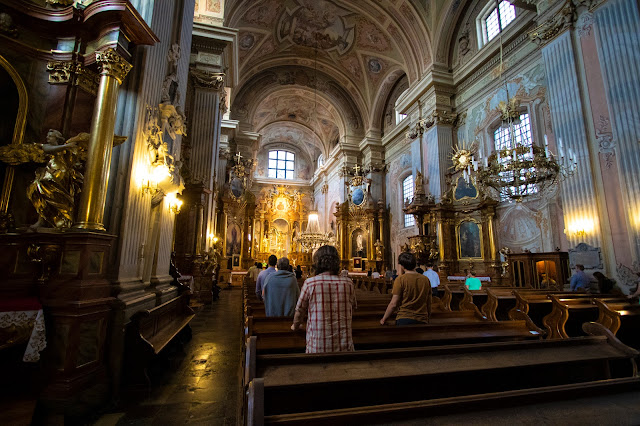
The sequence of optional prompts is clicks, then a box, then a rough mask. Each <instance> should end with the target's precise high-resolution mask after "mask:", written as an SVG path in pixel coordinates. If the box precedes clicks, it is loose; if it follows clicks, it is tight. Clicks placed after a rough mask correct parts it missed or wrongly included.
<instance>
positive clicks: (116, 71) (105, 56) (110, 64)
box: [96, 49, 132, 84]
mask: <svg viewBox="0 0 640 426" xmlns="http://www.w3.org/2000/svg"><path fill="white" fill-rule="evenodd" d="M96 62H98V65H99V67H100V74H101V75H108V76H111V77H113V78H115V79H116V80H118V82H119V83H120V84H122V82H123V81H124V79H125V77H126V76H127V74H129V71H131V68H132V65H131V64H130V63H129V62H127V61H126V60H125V59H124V58H123V57H122V56H120V55H119V54H118V52H116V51H115V50H114V49H107V50H105V51H102V52H96Z"/></svg>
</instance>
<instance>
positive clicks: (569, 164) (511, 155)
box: [452, 0, 577, 202]
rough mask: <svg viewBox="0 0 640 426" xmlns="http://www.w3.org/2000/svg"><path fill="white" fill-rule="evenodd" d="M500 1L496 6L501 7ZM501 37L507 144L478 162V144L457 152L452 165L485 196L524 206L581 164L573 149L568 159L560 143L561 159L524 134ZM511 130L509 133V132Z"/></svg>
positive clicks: (502, 107) (500, 109) (502, 110)
mask: <svg viewBox="0 0 640 426" xmlns="http://www.w3.org/2000/svg"><path fill="white" fill-rule="evenodd" d="M500 1H501V0H497V1H496V6H497V7H500V6H499V5H500ZM499 36H500V65H499V67H500V68H499V78H501V79H502V81H503V83H504V90H505V93H506V100H504V101H500V103H499V104H498V107H497V112H499V113H500V118H501V127H502V128H503V129H505V130H504V131H505V132H508V134H507V135H506V138H505V139H506V144H505V145H504V146H502V147H500V148H498V147H496V149H495V150H494V151H493V152H492V153H491V154H490V155H489V156H485V157H483V156H482V155H481V154H482V153H480V156H479V157H480V161H478V160H476V157H475V156H476V155H477V154H478V153H477V152H476V151H477V146H478V144H477V143H473V144H472V145H471V148H470V149H457V150H456V151H455V152H454V155H453V158H452V161H453V163H454V165H453V167H454V169H455V171H458V172H459V171H461V172H462V173H463V177H464V178H465V180H466V181H467V182H469V180H470V179H471V177H472V176H474V177H475V181H476V183H477V184H478V185H479V186H480V187H481V188H482V189H483V190H484V192H485V193H486V194H487V195H488V196H490V197H492V198H494V199H496V200H499V201H505V200H508V201H516V202H521V201H522V200H523V199H524V198H526V197H528V196H532V195H539V194H542V193H544V192H546V191H548V190H550V189H551V188H553V187H554V186H555V185H556V184H557V183H558V182H559V181H560V180H562V179H564V178H566V177H568V176H570V175H571V174H573V173H574V171H575V169H576V166H577V161H576V158H575V155H574V153H573V152H572V151H571V150H570V149H569V150H567V154H568V155H567V156H565V151H564V149H563V147H562V141H561V140H558V156H556V155H554V154H553V153H551V151H549V146H548V143H547V137H546V135H545V137H544V148H543V147H540V146H537V145H535V144H533V142H532V141H531V142H530V143H529V142H528V141H527V138H526V137H525V135H524V134H523V133H522V130H521V128H520V125H521V114H520V101H519V99H518V98H517V97H516V96H513V97H509V87H508V85H507V79H506V77H505V76H504V74H503V71H504V64H503V44H502V31H500V33H499ZM506 129H508V130H506Z"/></svg>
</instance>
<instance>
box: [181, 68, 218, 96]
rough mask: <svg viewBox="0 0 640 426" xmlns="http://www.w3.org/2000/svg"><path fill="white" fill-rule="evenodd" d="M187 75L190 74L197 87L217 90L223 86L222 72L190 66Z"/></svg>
mask: <svg viewBox="0 0 640 426" xmlns="http://www.w3.org/2000/svg"><path fill="white" fill-rule="evenodd" d="M189 75H190V76H191V81H193V85H194V86H195V87H197V88H198V89H207V90H214V91H218V90H220V89H221V88H222V87H224V78H225V74H224V73H221V72H211V71H205V70H201V69H198V68H191V69H190V70H189Z"/></svg>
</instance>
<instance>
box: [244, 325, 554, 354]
mask: <svg viewBox="0 0 640 426" xmlns="http://www.w3.org/2000/svg"><path fill="white" fill-rule="evenodd" d="M254 334H255V337H257V349H258V352H259V353H285V352H287V353H288V352H304V350H305V346H306V342H305V334H304V331H302V330H300V331H297V332H292V331H291V330H283V331H274V332H266V333H258V334H256V333H255V330H254ZM352 335H353V342H354V346H355V348H356V350H362V349H371V348H393V347H411V346H424V345H442V344H452V343H470V342H487V341H505V340H521V339H540V338H541V337H542V335H543V334H541V333H540V331H539V330H538V329H536V330H531V329H530V328H529V327H528V326H527V324H526V322H525V321H503V322H494V321H480V322H478V321H473V322H443V323H434V324H425V325H409V326H404V327H395V326H377V327H364V328H358V327H354V328H353V329H352Z"/></svg>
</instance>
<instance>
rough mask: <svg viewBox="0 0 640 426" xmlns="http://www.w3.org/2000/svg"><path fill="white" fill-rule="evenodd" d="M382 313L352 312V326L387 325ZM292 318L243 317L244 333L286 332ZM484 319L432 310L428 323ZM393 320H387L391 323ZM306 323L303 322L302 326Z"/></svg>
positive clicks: (473, 315)
mask: <svg viewBox="0 0 640 426" xmlns="http://www.w3.org/2000/svg"><path fill="white" fill-rule="evenodd" d="M382 315H383V313H379V312H375V313H370V312H358V311H356V312H354V313H353V318H352V328H375V327H387V326H382V325H380V319H381V318H382ZM292 321H293V318H290V317H253V316H249V317H247V318H246V319H245V335H246V336H247V337H249V336H253V335H258V334H262V333H273V332H283V333H286V332H288V331H289V327H291V323H292ZM480 321H485V318H484V317H482V316H481V315H478V314H476V313H475V312H473V311H459V312H451V311H434V312H432V313H431V318H429V324H445V323H446V324H454V323H469V322H480ZM394 322H395V321H389V324H390V325H393V324H394ZM305 326H306V324H304V323H303V325H302V328H303V329H304V327H305Z"/></svg>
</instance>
